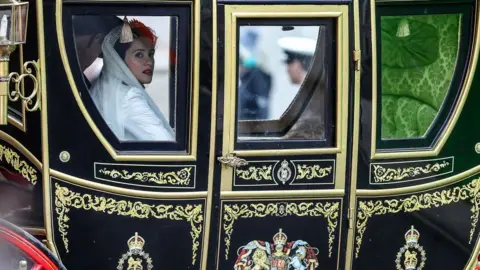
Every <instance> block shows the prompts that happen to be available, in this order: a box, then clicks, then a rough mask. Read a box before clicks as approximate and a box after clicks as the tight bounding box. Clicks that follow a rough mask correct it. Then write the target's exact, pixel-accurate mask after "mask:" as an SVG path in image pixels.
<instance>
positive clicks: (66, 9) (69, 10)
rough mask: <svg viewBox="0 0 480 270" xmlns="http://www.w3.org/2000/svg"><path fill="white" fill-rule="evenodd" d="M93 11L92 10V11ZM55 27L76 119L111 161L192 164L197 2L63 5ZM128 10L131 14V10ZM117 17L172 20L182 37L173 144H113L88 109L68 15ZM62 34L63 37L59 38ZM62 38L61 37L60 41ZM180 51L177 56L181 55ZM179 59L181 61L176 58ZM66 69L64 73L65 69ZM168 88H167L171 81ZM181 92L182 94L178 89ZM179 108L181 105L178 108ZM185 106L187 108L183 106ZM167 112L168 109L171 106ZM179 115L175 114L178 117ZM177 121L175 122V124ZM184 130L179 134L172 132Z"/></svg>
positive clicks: (95, 112)
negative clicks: (80, 117)
mask: <svg viewBox="0 0 480 270" xmlns="http://www.w3.org/2000/svg"><path fill="white" fill-rule="evenodd" d="M133 6H134V7H135V9H132V7H133ZM92 7H93V8H92ZM62 10H63V11H62V13H63V14H61V15H60V17H59V16H57V18H61V21H62V22H61V24H59V22H58V21H57V37H58V39H59V45H60V53H61V55H62V61H63V62H64V66H65V69H66V72H67V76H68V79H69V82H70V86H71V88H72V92H73V94H74V96H75V99H76V100H77V103H78V105H79V107H80V110H81V112H82V114H83V115H84V116H85V118H86V120H87V122H88V123H89V125H90V126H91V127H92V130H93V131H94V133H95V135H96V136H97V138H98V139H99V141H100V142H101V143H102V144H103V145H104V146H105V148H106V150H107V151H108V152H109V153H110V154H111V156H112V157H113V159H115V160H117V161H132V160H145V161H195V160H196V158H197V157H196V155H197V154H196V153H197V147H196V146H197V133H198V89H199V88H198V82H199V80H198V61H197V60H196V59H198V57H199V42H198V39H197V37H198V36H199V28H200V26H199V25H197V24H196V20H198V19H199V12H200V10H199V3H198V2H193V1H181V2H178V1H176V2H174V1H172V2H169V1H158V2H156V1H155V2H148V3H147V2H146V3H144V5H142V7H139V6H138V3H124V4H123V3H122V4H121V5H119V4H118V3H113V4H112V3H91V2H90V3H68V2H67V3H64V4H63V5H62ZM132 10H133V11H132ZM82 14H88V15H122V14H128V15H129V16H176V17H177V21H178V27H179V28H178V32H181V33H188V35H186V36H177V37H178V38H175V41H176V42H178V44H179V47H178V48H177V53H176V56H177V57H180V58H177V59H176V64H177V70H176V75H180V74H185V77H182V78H174V80H175V81H176V82H179V83H180V82H181V81H182V80H183V86H181V85H176V84H175V85H173V87H175V88H177V89H178V90H177V93H178V94H179V95H181V96H182V97H179V96H178V95H175V96H174V99H175V101H176V106H174V107H175V108H174V110H175V111H176V112H179V110H183V115H184V117H183V120H182V119H181V118H182V117H181V116H176V119H175V120H174V123H175V124H174V125H175V126H176V142H162V141H159V142H150V141H149V142H143V141H142V142H132V141H119V140H118V138H117V137H116V136H115V135H114V134H113V132H112V131H111V130H110V129H109V128H108V126H107V125H106V123H105V121H104V120H103V118H102V117H101V115H100V113H99V112H98V110H97V109H96V107H95V105H94V104H93V100H92V99H91V97H90V95H89V93H88V90H87V87H86V85H85V82H84V80H83V72H81V70H80V67H79V65H78V60H77V55H76V50H75V47H74V44H75V43H74V36H73V23H72V17H71V16H72V15H82ZM64 34H65V35H64ZM64 37H65V38H64ZM181 52H183V53H181ZM182 54H183V57H182ZM67 67H68V68H67ZM169 80H170V89H172V85H171V81H172V80H171V79H169ZM182 87H183V89H182ZM180 104H181V105H180ZM185 105H188V106H185ZM171 107H173V106H171ZM179 113H180V112H179ZM179 121H180V122H179ZM180 126H184V129H183V131H182V129H178V127H180Z"/></svg>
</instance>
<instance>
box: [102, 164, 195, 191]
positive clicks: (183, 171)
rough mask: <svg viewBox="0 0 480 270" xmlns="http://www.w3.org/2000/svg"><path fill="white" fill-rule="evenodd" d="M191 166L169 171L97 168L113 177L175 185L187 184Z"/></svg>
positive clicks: (105, 174)
mask: <svg viewBox="0 0 480 270" xmlns="http://www.w3.org/2000/svg"><path fill="white" fill-rule="evenodd" d="M192 168H193V167H184V168H178V169H179V170H176V171H170V172H130V171H128V170H126V169H122V170H116V169H111V170H109V169H107V168H103V169H100V170H98V172H99V173H101V174H103V175H104V176H109V177H111V178H113V179H116V178H119V179H122V180H136V181H140V182H142V183H145V182H152V183H155V184H158V185H165V184H170V185H176V186H188V185H189V184H190V180H191V179H190V176H191V175H192Z"/></svg>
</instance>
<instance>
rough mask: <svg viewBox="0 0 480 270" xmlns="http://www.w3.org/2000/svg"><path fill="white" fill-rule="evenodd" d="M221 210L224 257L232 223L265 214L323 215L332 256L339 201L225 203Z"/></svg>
mask: <svg viewBox="0 0 480 270" xmlns="http://www.w3.org/2000/svg"><path fill="white" fill-rule="evenodd" d="M224 207H225V208H224V212H223V220H224V221H223V222H224V223H223V229H224V230H225V238H224V241H225V259H228V253H229V250H230V240H231V237H232V233H233V224H234V223H235V221H236V220H238V219H247V218H263V217H267V216H276V217H285V216H299V217H304V216H310V217H321V216H323V217H325V218H326V219H327V223H328V256H329V257H331V256H332V251H333V243H334V240H335V231H336V229H337V226H338V217H339V211H340V203H339V202H315V203H314V202H301V203H296V202H281V203H267V204H264V203H250V204H225V205H224Z"/></svg>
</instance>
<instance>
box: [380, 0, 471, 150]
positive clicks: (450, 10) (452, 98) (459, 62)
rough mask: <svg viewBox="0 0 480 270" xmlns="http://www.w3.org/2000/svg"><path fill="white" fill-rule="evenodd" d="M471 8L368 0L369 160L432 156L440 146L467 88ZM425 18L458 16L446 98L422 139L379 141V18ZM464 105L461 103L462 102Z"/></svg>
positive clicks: (438, 3)
mask: <svg viewBox="0 0 480 270" xmlns="http://www.w3.org/2000/svg"><path fill="white" fill-rule="evenodd" d="M426 6H427V7H428V8H431V9H430V12H428V13H423V10H424V8H425V7H426ZM473 12H474V7H473V6H472V5H471V4H468V3H465V2H462V3H459V4H452V3H444V2H435V3H431V2H428V1H423V2H415V3H414V4H412V1H401V2H389V1H381V2H375V1H374V0H372V9H371V13H372V26H371V27H372V49H373V50H372V51H373V56H372V105H371V106H372V119H371V121H372V125H371V127H372V130H371V158H372V159H382V158H402V157H426V156H435V155H437V154H438V152H439V151H440V148H441V147H442V146H443V144H444V142H445V139H446V137H448V133H449V130H450V131H451V129H452V127H453V125H454V124H455V121H456V120H454V119H455V118H457V117H458V114H459V111H460V110H461V108H459V107H461V106H460V105H459V104H461V103H462V99H464V98H465V94H464V93H465V92H466V89H467V88H468V87H467V86H468V83H467V80H466V78H468V75H469V72H470V69H471V55H472V52H471V50H470V48H471V47H472V46H471V45H472V40H471V39H472V36H473V31H474V29H473V27H472V26H473V23H474V17H473ZM429 14H440V15H441V14H461V18H460V32H459V34H460V35H459V39H460V41H459V47H458V54H457V59H456V65H455V69H454V72H453V76H452V80H451V84H450V86H449V89H448V90H447V94H446V97H445V99H444V101H443V103H442V105H441V107H440V110H439V111H438V113H437V115H436V117H435V119H434V121H433V122H432V124H431V125H430V127H429V129H428V130H427V133H426V134H425V135H424V136H423V137H416V138H407V139H382V138H381V127H382V126H381V115H382V114H381V113H382V108H381V106H382V104H381V90H382V88H381V80H382V76H381V32H380V31H381V24H380V23H381V17H382V16H402V15H429ZM463 101H464V100H463Z"/></svg>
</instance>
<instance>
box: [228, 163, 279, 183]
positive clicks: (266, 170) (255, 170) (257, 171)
mask: <svg viewBox="0 0 480 270" xmlns="http://www.w3.org/2000/svg"><path fill="white" fill-rule="evenodd" d="M272 170H273V166H272V165H269V166H267V165H263V166H261V167H255V166H250V167H248V168H247V169H246V170H242V169H235V173H236V175H237V177H238V178H241V179H244V180H256V181H262V180H273V178H272Z"/></svg>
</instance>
